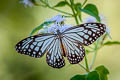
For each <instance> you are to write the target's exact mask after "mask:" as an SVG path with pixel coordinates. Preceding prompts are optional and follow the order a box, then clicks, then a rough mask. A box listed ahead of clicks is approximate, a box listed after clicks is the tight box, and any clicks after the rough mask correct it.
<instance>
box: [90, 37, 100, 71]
mask: <svg viewBox="0 0 120 80" xmlns="http://www.w3.org/2000/svg"><path fill="white" fill-rule="evenodd" d="M98 44H99V39H98V41H97V42H96V44H95V49H94V51H95V52H94V55H93V58H92V62H91V64H90V69H92V67H93V65H94V63H95V59H96V56H97V51H98Z"/></svg>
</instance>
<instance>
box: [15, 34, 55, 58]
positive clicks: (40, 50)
mask: <svg viewBox="0 0 120 80" xmlns="http://www.w3.org/2000/svg"><path fill="white" fill-rule="evenodd" d="M53 39H54V35H49V34H46V35H45V34H44V35H41V34H39V35H35V36H31V37H28V38H25V39H24V40H22V41H20V42H19V43H18V44H16V51H17V52H18V53H21V54H25V55H29V56H32V57H36V58H38V57H41V56H43V55H44V53H45V51H46V49H47V47H48V45H49V44H51V42H52V41H53Z"/></svg>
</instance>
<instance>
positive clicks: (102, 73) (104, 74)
mask: <svg viewBox="0 0 120 80" xmlns="http://www.w3.org/2000/svg"><path fill="white" fill-rule="evenodd" d="M95 70H96V71H97V72H98V73H99V76H100V80H108V77H107V75H108V74H109V71H108V69H107V68H105V67H104V66H103V65H102V66H98V67H97V68H96V69H95Z"/></svg>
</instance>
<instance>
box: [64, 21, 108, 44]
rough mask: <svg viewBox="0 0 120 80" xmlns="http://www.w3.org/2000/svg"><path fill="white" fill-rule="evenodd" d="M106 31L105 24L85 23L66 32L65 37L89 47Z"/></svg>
mask: <svg viewBox="0 0 120 80" xmlns="http://www.w3.org/2000/svg"><path fill="white" fill-rule="evenodd" d="M105 30H106V27H105V25H104V24H101V23H85V24H81V25H78V26H74V27H71V28H69V29H67V30H65V31H64V36H66V37H68V38H70V39H73V40H75V41H76V42H79V43H82V44H83V45H86V46H88V45H90V44H92V43H93V42H95V41H96V40H97V38H98V37H100V36H101V35H103V34H104V33H105Z"/></svg>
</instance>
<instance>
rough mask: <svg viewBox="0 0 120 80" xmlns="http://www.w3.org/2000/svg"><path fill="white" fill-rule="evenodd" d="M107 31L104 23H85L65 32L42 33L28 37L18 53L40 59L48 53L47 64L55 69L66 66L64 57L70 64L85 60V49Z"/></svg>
mask: <svg viewBox="0 0 120 80" xmlns="http://www.w3.org/2000/svg"><path fill="white" fill-rule="evenodd" d="M105 31H106V26H105V25H104V24H102V23H84V24H81V25H77V26H73V27H70V28H68V29H66V30H65V31H63V32H60V31H59V30H57V33H42V34H37V35H34V36H30V37H27V38H25V39H23V40H21V41H20V42H18V43H17V44H16V46H15V48H16V51H17V52H18V53H21V54H25V55H29V56H31V57H35V58H40V57H42V56H43V55H44V54H45V53H46V62H47V64H48V65H49V66H51V67H53V68H62V67H63V66H64V65H65V60H64V57H67V59H68V60H69V62H70V64H77V63H79V62H80V61H82V60H83V58H84V56H85V49H84V47H83V46H88V45H90V44H92V43H93V42H95V41H96V40H97V39H98V38H99V37H100V36H101V35H103V34H104V33H105Z"/></svg>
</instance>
